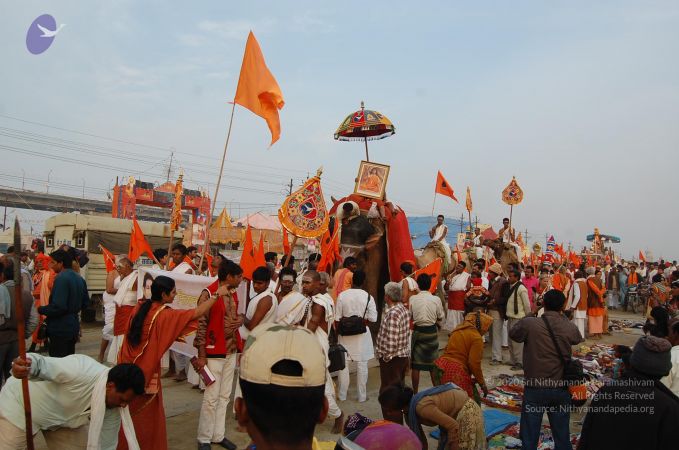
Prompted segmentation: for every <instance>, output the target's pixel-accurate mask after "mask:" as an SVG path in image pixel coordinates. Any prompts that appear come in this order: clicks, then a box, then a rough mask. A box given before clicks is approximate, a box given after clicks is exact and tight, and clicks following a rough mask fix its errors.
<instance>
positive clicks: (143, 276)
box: [137, 267, 217, 357]
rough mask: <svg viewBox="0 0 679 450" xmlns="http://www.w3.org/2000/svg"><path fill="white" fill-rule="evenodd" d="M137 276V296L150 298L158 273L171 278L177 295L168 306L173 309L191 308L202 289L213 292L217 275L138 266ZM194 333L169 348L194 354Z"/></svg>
mask: <svg viewBox="0 0 679 450" xmlns="http://www.w3.org/2000/svg"><path fill="white" fill-rule="evenodd" d="M138 272H139V278H138V281H137V297H138V298H144V299H150V298H151V284H152V283H153V280H154V279H155V278H156V277H157V276H160V275H163V276H166V277H169V278H172V279H173V280H174V282H175V285H176V287H177V296H176V297H175V298H174V302H172V303H171V304H170V305H169V306H170V307H171V308H174V309H193V308H195V307H196V304H197V303H198V298H199V297H200V294H201V292H203V290H205V289H208V290H210V291H211V292H214V291H215V290H216V289H217V277H205V276H202V275H189V274H186V273H178V272H168V271H166V270H158V269H150V268H146V267H140V268H139V271H138ZM194 337H195V333H194V334H191V335H189V336H186V337H185V338H184V342H180V341H177V342H175V343H174V344H172V347H170V350H174V351H176V352H178V353H181V354H183V355H186V356H189V357H191V356H196V355H197V350H196V348H195V347H194V346H193V338H194Z"/></svg>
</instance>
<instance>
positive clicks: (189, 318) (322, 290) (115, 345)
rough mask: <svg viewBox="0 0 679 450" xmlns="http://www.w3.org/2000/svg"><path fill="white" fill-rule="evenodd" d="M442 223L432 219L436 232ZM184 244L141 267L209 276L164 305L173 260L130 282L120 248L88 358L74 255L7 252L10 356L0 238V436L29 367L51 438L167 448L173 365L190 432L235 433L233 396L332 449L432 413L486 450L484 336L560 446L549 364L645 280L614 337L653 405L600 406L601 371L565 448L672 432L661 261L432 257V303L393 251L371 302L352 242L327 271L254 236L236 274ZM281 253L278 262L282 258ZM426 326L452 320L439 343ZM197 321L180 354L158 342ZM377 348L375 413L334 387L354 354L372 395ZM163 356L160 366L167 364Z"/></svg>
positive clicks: (264, 422)
mask: <svg viewBox="0 0 679 450" xmlns="http://www.w3.org/2000/svg"><path fill="white" fill-rule="evenodd" d="M445 235H446V233H445V231H439V232H435V233H433V237H441V238H442V239H443V240H445ZM508 239H511V236H510V235H508ZM195 253H196V249H195V248H187V247H185V246H184V245H182V244H177V245H175V246H174V247H173V248H172V251H171V252H170V253H169V254H168V252H167V251H165V250H161V249H159V250H156V252H154V257H155V259H156V261H157V262H156V266H155V267H154V268H155V269H162V270H169V271H171V272H175V273H177V274H194V275H200V276H209V277H216V279H217V280H218V281H217V286H216V288H214V289H211V290H210V289H205V290H204V291H202V293H201V294H200V296H199V298H198V300H197V303H196V306H195V308H192V309H174V308H171V307H168V306H169V305H170V304H172V303H173V302H174V299H175V296H176V294H177V289H176V284H175V280H174V279H173V278H172V276H166V275H158V276H155V277H154V278H153V277H151V278H149V280H148V286H147V280H146V279H144V280H143V282H144V286H143V292H144V296H143V298H141V299H139V298H138V295H137V291H138V289H137V288H138V286H137V283H139V282H140V279H139V274H138V273H137V270H136V269H135V268H134V264H133V262H132V261H130V260H129V259H128V258H127V257H126V256H125V255H120V256H118V257H117V258H116V262H115V270H113V271H112V272H110V273H109V274H108V277H107V280H106V293H105V296H104V319H105V324H104V328H103V330H102V343H101V348H100V353H99V358H98V359H99V360H98V361H97V360H94V359H92V358H89V357H86V356H84V355H76V354H75V345H76V342H77V341H78V339H79V336H80V318H79V315H80V313H81V312H82V311H83V310H84V309H85V308H86V307H87V306H88V303H89V299H88V296H87V286H86V284H85V282H84V280H83V278H82V277H80V276H79V275H78V273H77V272H78V271H79V269H80V268H81V267H83V266H84V265H85V264H87V258H86V256H84V255H82V254H79V253H78V252H77V251H76V250H75V249H73V248H69V247H65V248H60V249H58V250H56V251H54V252H52V253H51V254H49V255H45V254H39V255H37V256H36V257H35V263H34V265H33V266H32V267H31V266H30V265H29V264H28V263H26V264H25V266H24V267H22V273H23V274H25V276H26V277H27V282H26V284H23V286H24V287H25V289H24V303H25V308H24V309H25V310H26V311H27V312H28V314H27V315H26V330H27V333H28V334H31V340H32V344H33V345H32V348H31V350H30V351H31V353H29V354H28V355H27V357H26V358H25V359H24V358H20V357H18V347H17V338H18V337H17V331H16V328H17V327H16V317H15V314H14V311H13V307H14V306H13V305H14V304H15V303H14V301H13V295H14V289H12V287H13V285H12V283H13V266H12V264H13V262H12V258H11V254H10V255H9V256H7V257H3V259H2V260H0V265H1V267H0V269H1V270H0V272H1V275H0V277H1V279H2V284H0V357H1V358H0V359H1V361H2V363H3V366H2V369H3V372H2V377H3V383H4V386H3V387H2V390H1V391H0V406H1V408H0V448H8V449H14V448H17V449H19V448H24V447H25V445H26V441H25V432H24V430H25V422H24V420H23V406H22V403H21V383H20V382H19V379H21V378H28V379H29V380H30V381H29V383H30V386H31V392H32V398H31V402H32V407H33V424H34V425H33V426H34V428H33V429H34V431H35V432H42V433H43V435H45V440H46V442H47V444H48V447H49V448H59V449H62V448H66V449H68V448H102V449H114V448H119V449H161V450H162V449H164V448H167V446H168V443H167V430H166V423H165V412H164V407H163V389H162V382H161V379H162V378H169V377H174V379H175V380H177V381H188V382H190V383H191V384H193V385H195V387H196V388H197V389H201V390H202V391H203V394H202V395H203V401H202V405H201V409H200V415H199V421H198V429H197V433H196V439H197V445H198V448H199V450H205V449H209V448H211V445H213V444H216V445H219V446H221V447H223V448H227V449H235V448H236V445H235V444H234V443H233V442H232V441H231V440H230V439H228V437H227V430H226V426H225V424H226V415H227V411H228V407H229V404H230V402H231V399H232V398H235V401H234V403H233V409H234V411H235V414H236V418H237V422H238V426H239V430H240V431H246V432H247V433H248V434H249V436H250V437H251V439H252V446H253V448H255V447H256V448H258V449H266V448H315V446H316V444H317V443H316V441H315V438H314V429H315V426H316V424H318V423H322V422H323V421H324V420H325V419H326V418H327V417H329V418H330V419H331V420H333V421H334V422H333V428H332V431H333V432H334V433H343V436H342V437H341V438H340V439H339V441H338V446H340V448H343V447H342V446H343V445H344V446H345V447H344V448H351V445H352V444H351V443H356V444H359V443H361V444H359V445H362V446H363V447H362V448H365V449H370V448H373V447H370V442H377V441H379V440H380V439H382V441H383V442H384V439H393V438H394V437H395V436H398V440H397V441H394V442H395V444H394V447H393V448H397V449H410V448H412V449H416V448H427V438H426V435H425V433H424V431H423V428H422V426H423V425H424V426H439V427H440V430H441V434H440V437H439V448H459V449H481V448H485V445H486V439H485V433H484V428H483V423H484V421H483V414H482V410H481V407H480V404H481V401H480V400H481V396H482V395H486V394H487V393H488V389H489V388H488V385H487V378H486V376H485V375H484V372H483V360H484V347H485V344H486V342H487V341H490V342H489V343H490V347H491V348H490V360H489V361H488V362H489V364H490V365H495V366H497V365H502V364H506V365H508V367H509V369H510V370H511V371H513V372H515V373H518V372H523V375H524V379H525V386H524V398H523V403H522V405H523V406H522V412H521V440H522V442H523V448H537V445H538V438H539V435H540V429H541V423H542V418H543V414H544V413H546V414H547V415H548V418H549V421H550V424H551V427H552V433H553V436H554V440H555V444H556V448H557V449H562V448H564V449H565V448H571V447H570V412H571V409H570V407H571V406H572V398H571V394H570V392H569V389H568V388H569V384H568V381H569V380H567V379H565V378H564V373H565V372H566V366H567V365H568V364H569V361H570V355H571V346H572V345H575V344H578V343H580V342H582V341H583V340H584V339H585V338H589V339H600V337H601V335H602V334H605V333H607V332H608V311H609V309H611V308H618V307H621V308H624V307H625V305H626V302H627V298H628V296H627V292H628V290H629V289H630V288H631V287H634V286H637V285H639V284H640V283H644V282H651V283H652V284H651V289H650V292H651V295H650V296H649V298H648V304H647V307H648V308H647V316H648V320H647V323H646V325H645V326H644V332H645V336H644V337H643V338H641V339H640V340H639V341H638V342H637V344H636V345H635V346H634V348H633V349H631V350H630V351H629V354H628V355H627V359H626V362H625V365H624V370H622V371H621V373H620V376H619V380H618V381H620V380H627V382H628V385H629V383H631V382H632V381H635V382H637V384H635V385H634V386H635V388H634V389H637V390H638V395H646V397H643V398H644V399H645V400H644V401H645V403H643V402H642V403H643V405H642V406H644V407H649V408H650V407H653V408H656V412H655V413H653V414H650V415H649V414H646V415H643V417H640V416H639V414H635V413H625V414H627V415H625V414H623V415H622V416H620V415H617V414H614V415H611V414H607V413H605V408H604V407H605V406H610V407H611V408H613V407H617V408H623V407H626V406H630V407H631V406H633V405H632V403H633V402H632V400H630V399H628V400H627V401H625V400H621V399H620V397H621V396H620V395H618V396H616V395H615V392H618V391H622V390H624V387H621V385H620V384H618V385H615V384H614V385H611V386H608V387H606V388H604V389H602V390H601V391H600V393H599V394H598V395H597V396H596V397H595V398H594V399H593V401H592V405H593V406H594V405H596V406H597V407H598V408H597V409H594V408H593V409H592V410H591V411H590V412H589V413H588V414H587V415H586V417H585V421H584V424H583V431H582V438H581V441H580V448H583V449H587V448H603V447H605V446H606V445H605V443H606V442H610V441H607V439H609V438H608V436H609V433H608V432H606V433H604V431H605V429H609V428H610V427H611V426H615V425H614V424H616V423H619V424H624V426H623V428H624V427H627V428H625V429H621V430H620V431H619V432H618V433H616V434H617V435H616V439H615V442H616V445H615V446H616V447H619V448H632V447H630V446H629V445H630V442H637V443H638V442H639V440H638V439H639V437H638V436H634V435H633V434H630V433H632V430H633V429H634V427H633V422H634V421H635V420H637V419H638V420H640V421H642V422H643V423H644V429H646V430H650V431H649V433H652V434H653V437H652V439H646V440H645V441H644V444H643V445H641V444H640V445H641V446H642V447H643V448H658V449H661V448H671V447H667V445H668V443H672V442H674V443H676V442H679V436H678V435H677V433H679V427H678V426H677V425H679V398H677V396H676V395H677V393H679V321H675V320H674V317H675V316H676V314H677V306H678V303H677V302H678V301H679V285H678V284H677V283H678V279H679V271H677V270H676V264H675V263H669V264H666V263H664V262H659V263H658V264H649V265H641V264H636V263H625V262H624V261H621V262H620V264H616V265H613V266H606V265H602V266H599V265H596V264H593V265H583V266H582V267H575V266H573V265H571V266H569V267H565V266H556V267H555V266H552V265H550V264H543V265H540V266H539V267H534V266H531V265H525V266H524V265H523V264H520V263H517V264H513V265H510V266H509V267H507V268H503V267H502V266H501V265H500V264H498V263H494V264H488V263H487V262H486V261H485V260H484V259H479V260H474V261H473V262H472V263H471V264H470V265H471V267H467V265H466V264H465V263H464V262H459V263H458V264H456V267H455V268H454V269H453V270H452V271H451V272H450V273H449V274H444V275H445V276H444V277H443V280H442V287H443V288H444V290H445V292H446V293H447V298H446V301H445V302H442V300H441V298H439V297H438V296H436V295H434V294H432V293H431V291H432V290H435V289H432V288H436V287H437V286H433V285H432V283H433V280H432V277H431V276H430V275H428V274H425V273H421V274H419V275H417V276H413V273H414V270H415V267H414V265H413V264H412V263H411V262H404V263H403V264H402V265H401V274H402V276H403V278H402V279H401V280H394V281H390V282H388V283H387V284H386V285H385V286H384V306H383V308H380V307H379V306H378V302H377V299H376V298H374V297H373V296H372V295H371V294H370V293H369V292H368V291H367V290H366V289H365V286H366V273H365V272H364V271H363V270H361V269H359V266H358V261H357V260H356V259H354V258H352V257H347V258H345V259H344V260H343V262H342V267H341V268H339V270H337V271H336V272H335V273H334V276H330V275H329V274H328V273H325V272H318V271H317V270H316V269H317V265H318V261H319V259H320V258H319V256H320V255H317V254H315V255H311V256H310V257H309V258H308V259H307V260H306V261H305V264H304V268H303V269H302V270H300V273H298V272H297V271H295V269H294V264H293V261H292V258H289V257H286V258H284V260H283V261H279V260H278V255H276V254H275V253H268V254H267V255H266V260H267V264H266V265H265V266H262V267H258V268H256V269H255V270H254V271H253V272H252V277H251V280H250V281H251V282H250V283H246V282H244V280H243V269H242V268H241V267H240V266H239V265H238V264H237V263H236V262H234V261H231V260H229V259H227V258H226V257H224V256H221V255H216V256H214V257H213V258H210V261H209V262H207V263H206V264H204V265H203V266H202V267H201V268H200V269H199V268H198V264H199V261H200V258H198V257H196V254H195ZM29 259H30V258H29ZM279 262H282V263H283V264H281V265H282V266H283V267H279V268H277V266H279ZM673 264H674V265H673ZM31 271H33V273H31ZM536 272H537V275H536ZM160 273H164V272H160ZM170 275H171V274H170ZM248 289H250V290H249V291H248ZM378 321H379V322H378ZM441 331H443V332H445V333H447V335H448V341H447V344H446V345H445V348H444V349H443V351H442V352H441V351H440V349H439V347H440V346H439V336H441V334H440V332H441ZM194 332H195V339H194V340H193V346H194V347H195V352H196V356H195V357H194V358H189V357H188V356H186V355H185V354H183V353H180V352H175V351H174V350H171V349H170V347H171V346H172V345H173V343H174V342H175V341H176V340H177V339H179V338H180V337H183V336H187V335H188V334H191V333H194ZM374 333H375V336H373V334H374ZM38 346H40V348H38ZM505 347H506V348H507V351H506V353H507V355H508V359H507V360H505V359H504V358H503V349H504V348H505ZM36 350H38V351H40V350H46V351H47V352H48V353H49V356H42V355H40V354H39V353H36V352H35V351H36ZM337 352H339V353H340V354H341V355H345V358H346V360H345V361H343V364H341V367H339V368H337V367H335V369H336V371H337V381H338V383H337V384H338V385H337V387H336V386H335V385H334V383H333V379H332V377H331V373H330V368H331V359H332V360H334V359H335V357H337ZM239 356H240V358H239ZM239 359H240V360H239ZM341 359H343V358H340V360H341ZM373 359H375V360H377V362H378V364H379V377H380V388H379V395H378V399H377V400H378V402H379V404H380V407H381V410H382V416H383V417H382V420H376V421H374V422H371V421H365V422H362V421H361V419H360V417H359V419H357V418H356V416H350V417H348V416H347V415H346V414H345V412H344V411H343V409H342V404H343V402H345V401H346V400H347V396H348V393H349V387H350V383H351V381H350V380H351V376H350V365H352V366H355V369H356V374H355V382H356V389H355V392H356V396H357V398H356V400H357V401H358V402H366V401H368V395H367V384H368V376H369V370H368V363H369V361H370V360H373ZM163 368H168V372H166V373H165V374H163ZM422 371H425V372H429V377H430V379H431V383H432V385H433V387H431V388H427V389H423V390H421V389H420V384H421V383H420V376H421V372H422ZM11 375H13V376H11ZM208 375H209V376H208ZM408 375H410V379H408ZM234 379H237V380H238V381H237V383H236V392H235V394H234V393H232V386H233V381H234ZM616 389H617V391H616ZM232 394H234V395H232ZM609 394H610V395H609ZM612 398H613V399H614V400H611V399H612ZM635 398H641V397H635ZM55 411H63V414H60V415H59V414H56V415H55V413H54V412H55ZM387 430H388V432H387ZM387 435H388V436H390V437H387ZM377 436H381V437H380V438H378V437H377ZM635 439H636V440H635ZM348 441H351V443H349V442H348ZM354 448H355V447H354ZM374 448H377V447H374ZM634 448H638V447H634Z"/></svg>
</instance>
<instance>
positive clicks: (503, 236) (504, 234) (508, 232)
mask: <svg viewBox="0 0 679 450" xmlns="http://www.w3.org/2000/svg"><path fill="white" fill-rule="evenodd" d="M498 235H499V236H500V240H501V241H502V242H503V243H505V244H510V245H511V246H512V247H514V250H516V257H517V258H518V260H519V261H521V258H523V254H522V253H521V247H519V244H517V243H516V234H515V233H514V228H512V227H510V226H509V218H507V217H505V218H504V219H502V228H501V229H500V231H499V232H498Z"/></svg>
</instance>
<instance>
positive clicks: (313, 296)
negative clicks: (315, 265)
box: [302, 270, 344, 434]
mask: <svg viewBox="0 0 679 450" xmlns="http://www.w3.org/2000/svg"><path fill="white" fill-rule="evenodd" d="M329 282H330V275H328V274H327V273H325V272H321V273H318V272H316V271H315V270H307V271H306V273H305V274H304V277H303V278H302V293H303V294H304V295H305V296H307V297H308V298H309V300H310V302H311V303H310V307H309V308H308V309H307V313H306V316H305V317H304V319H303V321H302V324H303V325H304V326H305V327H307V328H308V329H309V330H311V331H313V332H314V334H315V335H316V337H317V338H318V342H319V343H320V344H321V348H322V349H323V353H324V354H325V365H326V367H329V366H330V360H329V359H328V351H329V350H330V342H329V339H328V332H329V327H330V326H332V322H333V320H334V317H335V314H334V306H333V305H334V302H333V300H332V297H331V296H330V294H328V283H329ZM325 397H326V398H327V399H328V416H329V417H331V418H333V419H335V423H334V424H333V427H332V432H333V433H335V434H339V433H341V432H342V425H343V423H344V415H343V414H342V410H341V409H340V408H339V406H337V401H336V399H335V385H334V384H333V382H332V377H331V376H330V372H328V373H327V374H326V377H325Z"/></svg>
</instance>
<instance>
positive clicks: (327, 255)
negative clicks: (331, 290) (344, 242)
mask: <svg viewBox="0 0 679 450" xmlns="http://www.w3.org/2000/svg"><path fill="white" fill-rule="evenodd" d="M338 231H339V229H337V230H335V234H333V236H332V237H330V232H328V231H326V232H325V234H324V235H323V239H321V260H320V261H319V262H318V269H317V270H318V271H319V272H325V271H327V270H328V268H329V267H332V265H333V264H334V263H335V261H337V260H338V259H339V257H340V252H339V233H338Z"/></svg>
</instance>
